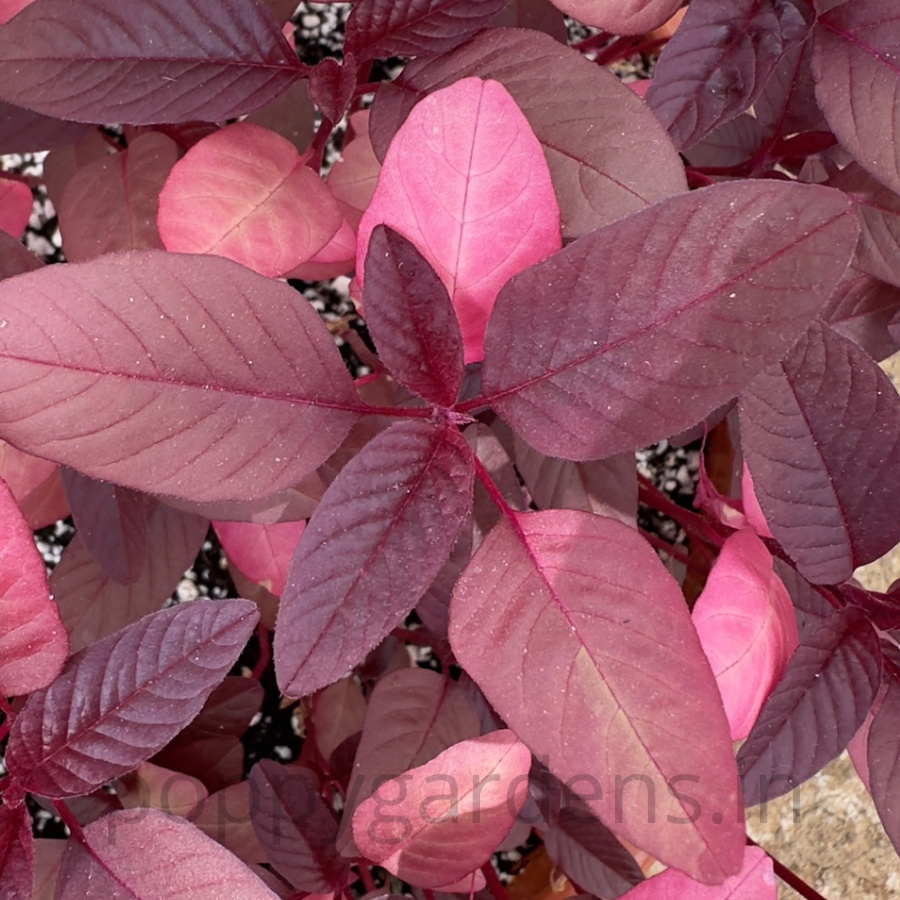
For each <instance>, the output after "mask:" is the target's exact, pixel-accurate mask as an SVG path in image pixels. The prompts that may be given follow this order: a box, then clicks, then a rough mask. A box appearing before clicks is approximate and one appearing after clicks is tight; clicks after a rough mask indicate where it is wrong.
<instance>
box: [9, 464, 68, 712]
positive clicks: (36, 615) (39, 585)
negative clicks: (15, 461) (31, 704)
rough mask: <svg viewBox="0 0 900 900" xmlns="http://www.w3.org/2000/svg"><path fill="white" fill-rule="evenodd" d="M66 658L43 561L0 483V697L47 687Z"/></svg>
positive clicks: (63, 635)
mask: <svg viewBox="0 0 900 900" xmlns="http://www.w3.org/2000/svg"><path fill="white" fill-rule="evenodd" d="M68 654H69V638H68V635H67V634H66V629H65V628H64V627H63V624H62V621H61V620H60V616H59V609H58V608H57V606H56V604H55V603H54V602H53V599H52V597H51V595H50V589H49V587H48V585H47V573H46V570H45V569H44V561H43V560H42V559H41V557H40V554H39V553H38V551H37V547H35V545H34V538H33V536H32V534H31V529H30V528H29V527H28V523H27V522H26V521H25V519H24V517H23V516H22V513H21V512H20V511H19V507H18V505H17V504H16V500H15V497H13V495H12V491H10V489H9V487H7V485H6V482H5V481H3V480H2V479H0V694H2V695H3V696H5V697H16V696H19V695H20V694H27V693H29V692H31V691H36V690H38V689H39V688H43V687H46V686H47V685H48V684H50V682H52V681H53V679H54V678H56V676H57V675H58V674H59V673H60V670H61V669H62V667H63V663H64V662H65V661H66V657H67V656H68Z"/></svg>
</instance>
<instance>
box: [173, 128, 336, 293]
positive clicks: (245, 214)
mask: <svg viewBox="0 0 900 900" xmlns="http://www.w3.org/2000/svg"><path fill="white" fill-rule="evenodd" d="M341 221H342V218H341V213H340V210H339V209H338V205H337V202H336V201H335V199H334V197H332V196H331V191H330V190H329V189H328V187H327V186H326V185H325V183H324V182H323V181H322V179H321V178H319V176H318V175H317V174H316V173H315V172H313V170H312V169H310V168H309V167H308V166H306V165H304V164H303V160H302V159H301V158H300V155H299V154H298V153H297V150H296V148H295V147H294V145H293V144H292V143H291V142H290V141H288V140H287V139H286V138H283V137H281V135H279V134H276V133H275V132H274V131H269V130H268V129H267V128H261V127H260V126H259V125H250V124H249V123H247V122H239V123H237V124H235V125H229V126H227V127H226V128H222V129H221V130H219V131H216V132H214V133H213V134H211V135H209V137H206V138H204V139H203V140H202V141H200V142H199V143H197V144H195V145H194V146H193V147H191V149H190V150H188V152H187V154H186V155H185V156H184V157H183V158H182V159H180V160H179V161H178V162H177V163H176V164H175V166H174V168H173V169H172V172H171V174H170V175H169V177H168V179H167V181H166V184H165V187H164V188H163V189H162V193H161V194H160V195H159V233H160V235H161V236H162V240H163V243H164V244H165V246H166V249H167V250H172V251H176V252H179V253H215V254H217V255H218V256H225V257H227V258H228V259H233V260H235V261H236V262H239V263H242V264H243V265H245V266H247V267H248V268H251V269H253V270H254V271H255V272H259V274H260V275H268V276H270V277H273V278H274V277H278V276H281V275H284V274H286V273H287V272H290V271H291V269H294V268H295V267H296V266H298V265H300V264H301V263H304V262H306V261H307V260H309V259H311V258H312V257H313V256H314V255H315V254H316V252H318V251H319V250H321V249H322V248H323V247H324V246H325V245H326V244H327V243H328V241H329V240H331V238H332V237H333V236H334V235H335V233H336V232H337V230H338V228H340V225H341Z"/></svg>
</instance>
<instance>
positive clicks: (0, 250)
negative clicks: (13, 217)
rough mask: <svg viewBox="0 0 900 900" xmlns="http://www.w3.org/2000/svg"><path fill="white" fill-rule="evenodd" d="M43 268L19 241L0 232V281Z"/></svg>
mask: <svg viewBox="0 0 900 900" xmlns="http://www.w3.org/2000/svg"><path fill="white" fill-rule="evenodd" d="M41 268H43V264H42V263H41V261H40V260H39V259H38V258H37V257H36V256H35V255H34V254H33V253H30V252H29V251H28V250H27V249H26V248H25V247H24V246H23V245H22V244H21V243H19V241H17V240H16V239H15V238H14V237H12V236H11V235H9V234H7V233H6V232H5V231H0V281H2V280H3V279H4V278H12V277H13V275H21V274H23V273H24V272H33V271H35V269H41Z"/></svg>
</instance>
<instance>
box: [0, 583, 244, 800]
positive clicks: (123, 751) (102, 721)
mask: <svg viewBox="0 0 900 900" xmlns="http://www.w3.org/2000/svg"><path fill="white" fill-rule="evenodd" d="M258 618H259V613H257V611H256V607H255V606H254V605H253V604H252V603H250V601H248V600H218V601H214V600H196V601H195V602H193V603H188V604H184V605H181V606H175V607H172V608H171V609H164V610H161V611H160V612H156V613H153V614H152V615H149V616H146V617H145V618H143V619H141V620H140V621H139V622H136V623H135V624H134V625H129V626H128V627H127V628H124V629H123V630H122V631H119V632H117V633H116V634H114V635H110V637H108V638H105V639H104V640H102V641H98V642H97V643H95V644H92V645H91V646H90V647H88V648H87V649H86V650H83V651H82V652H81V653H79V654H76V655H75V656H73V657H71V658H70V659H69V661H68V663H67V664H66V667H65V668H64V669H63V671H62V673H61V674H60V675H59V677H58V678H57V679H56V681H54V682H53V684H51V685H50V686H49V687H48V688H44V689H43V690H41V691H36V692H35V693H33V694H31V696H30V697H29V698H28V700H27V702H26V703H25V706H24V707H23V708H22V711H21V712H20V713H19V715H18V716H17V717H16V720H15V722H14V723H13V726H12V730H11V732H10V737H9V744H8V745H7V748H6V765H7V768H8V770H9V773H10V776H11V778H12V784H11V786H10V788H9V791H13V792H14V795H13V796H15V795H16V794H18V795H21V793H22V792H24V791H29V792H32V793H35V794H40V795H41V796H43V797H71V796H76V795H78V794H86V793H88V792H90V791H92V790H93V789H94V788H97V787H100V785H102V784H105V783H106V782H107V781H111V780H112V779H113V778H117V777H118V776H119V775H123V774H124V773H125V772H128V771H130V770H131V769H133V768H135V766H137V765H139V764H140V763H142V762H143V761H144V760H146V759H149V758H150V757H151V756H152V755H153V754H154V753H156V752H157V751H158V750H160V749H161V748H162V747H163V746H165V744H166V743H167V742H168V741H169V740H171V738H172V737H174V736H175V734H177V733H178V732H179V731H180V730H181V729H182V728H184V726H185V725H187V724H188V722H190V721H191V719H193V718H194V716H196V715H197V713H198V712H199V711H200V709H201V707H202V706H203V703H204V701H205V700H206V698H207V697H208V696H209V694H210V692H211V691H212V689H213V688H214V687H215V686H216V685H217V684H218V683H219V682H220V681H221V680H222V678H223V677H224V676H225V674H226V673H227V672H228V670H229V669H230V668H231V666H232V665H233V664H234V661H235V660H236V659H237V657H238V654H239V653H240V652H241V650H242V649H243V648H244V644H246V643H247V639H248V638H249V637H250V635H251V634H252V633H253V628H254V626H255V625H256V620H257V619H258Z"/></svg>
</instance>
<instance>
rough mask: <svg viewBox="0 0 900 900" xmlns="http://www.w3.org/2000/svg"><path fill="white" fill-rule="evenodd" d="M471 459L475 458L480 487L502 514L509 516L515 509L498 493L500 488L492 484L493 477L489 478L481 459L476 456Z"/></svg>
mask: <svg viewBox="0 0 900 900" xmlns="http://www.w3.org/2000/svg"><path fill="white" fill-rule="evenodd" d="M473 459H474V460H475V473H476V474H477V475H478V480H479V481H480V482H481V485H482V487H483V488H484V489H485V490H486V491H487V492H488V496H489V497H490V498H491V500H493V501H494V504H495V506H496V507H497V509H499V510H500V512H501V513H503V515H505V516H511V515H512V514H513V513H514V512H515V510H513V509H512V507H511V506H510V505H509V504H508V503H507V502H506V500H505V499H504V498H503V494H501V493H500V489H499V488H498V487H497V485H496V484H494V479H493V478H491V476H490V474H489V473H488V470H487V469H485V467H484V466H483V465H482V462H481V460H480V459H479V458H478V457H477V456H473Z"/></svg>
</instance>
